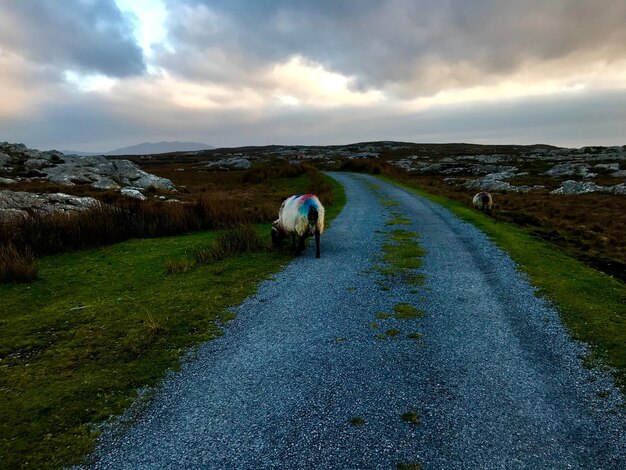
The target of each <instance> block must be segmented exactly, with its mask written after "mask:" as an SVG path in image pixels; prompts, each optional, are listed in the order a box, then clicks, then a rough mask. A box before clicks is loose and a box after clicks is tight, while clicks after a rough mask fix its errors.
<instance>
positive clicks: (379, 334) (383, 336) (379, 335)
mask: <svg viewBox="0 0 626 470" xmlns="http://www.w3.org/2000/svg"><path fill="white" fill-rule="evenodd" d="M374 338H376V339H387V335H384V334H382V333H376V334H375V335H374Z"/></svg>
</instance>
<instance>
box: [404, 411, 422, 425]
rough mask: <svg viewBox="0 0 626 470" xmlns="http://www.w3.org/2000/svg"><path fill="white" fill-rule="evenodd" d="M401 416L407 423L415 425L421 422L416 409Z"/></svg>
mask: <svg viewBox="0 0 626 470" xmlns="http://www.w3.org/2000/svg"><path fill="white" fill-rule="evenodd" d="M401 418H402V421H404V422H406V423H411V424H415V425H418V424H420V418H419V416H418V414H417V413H416V411H415V410H409V411H407V412H406V413H403V414H402V416H401Z"/></svg>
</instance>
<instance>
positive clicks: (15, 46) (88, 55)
mask: <svg viewBox="0 0 626 470" xmlns="http://www.w3.org/2000/svg"><path fill="white" fill-rule="evenodd" d="M131 27H132V25H131V24H130V23H129V21H128V19H126V18H124V16H123V15H122V14H121V12H120V10H119V9H118V8H117V6H116V4H115V2H114V0H71V1H70V0H15V1H14V0H9V1H3V2H0V49H3V50H4V51H5V52H6V51H9V52H12V53H15V54H18V55H21V56H23V57H25V58H27V59H28V60H31V61H33V62H36V63H38V64H40V65H48V66H51V67H53V68H56V69H63V68H67V69H74V70H79V71H81V72H85V73H100V74H104V75H109V76H115V77H125V76H130V75H135V74H140V73H142V72H143V71H144V69H145V64H144V59H143V55H142V51H141V48H140V47H139V46H138V45H137V44H136V42H135V40H134V38H133V35H132V28H131Z"/></svg>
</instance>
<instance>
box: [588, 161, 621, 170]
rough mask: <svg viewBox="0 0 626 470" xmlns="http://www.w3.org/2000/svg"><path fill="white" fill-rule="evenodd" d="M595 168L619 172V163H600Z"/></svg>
mask: <svg viewBox="0 0 626 470" xmlns="http://www.w3.org/2000/svg"><path fill="white" fill-rule="evenodd" d="M593 167H594V168H599V169H602V170H619V163H598V164H597V165H594V166H593Z"/></svg>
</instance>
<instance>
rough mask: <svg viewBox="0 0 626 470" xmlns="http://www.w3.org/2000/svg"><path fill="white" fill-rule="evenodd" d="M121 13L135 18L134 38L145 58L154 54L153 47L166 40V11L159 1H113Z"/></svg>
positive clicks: (164, 42)
mask: <svg viewBox="0 0 626 470" xmlns="http://www.w3.org/2000/svg"><path fill="white" fill-rule="evenodd" d="M115 3H116V4H117V6H118V8H119V9H120V10H121V11H122V12H123V13H131V14H132V15H134V16H135V18H136V21H135V25H134V32H135V37H136V38H137V42H138V43H139V45H140V46H141V48H142V49H143V53H144V55H145V56H146V57H148V58H149V57H151V56H152V55H153V54H154V50H153V47H154V46H156V45H164V44H166V40H167V29H166V27H165V22H166V20H167V10H166V8H165V5H164V4H163V1H161V0H115Z"/></svg>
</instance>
